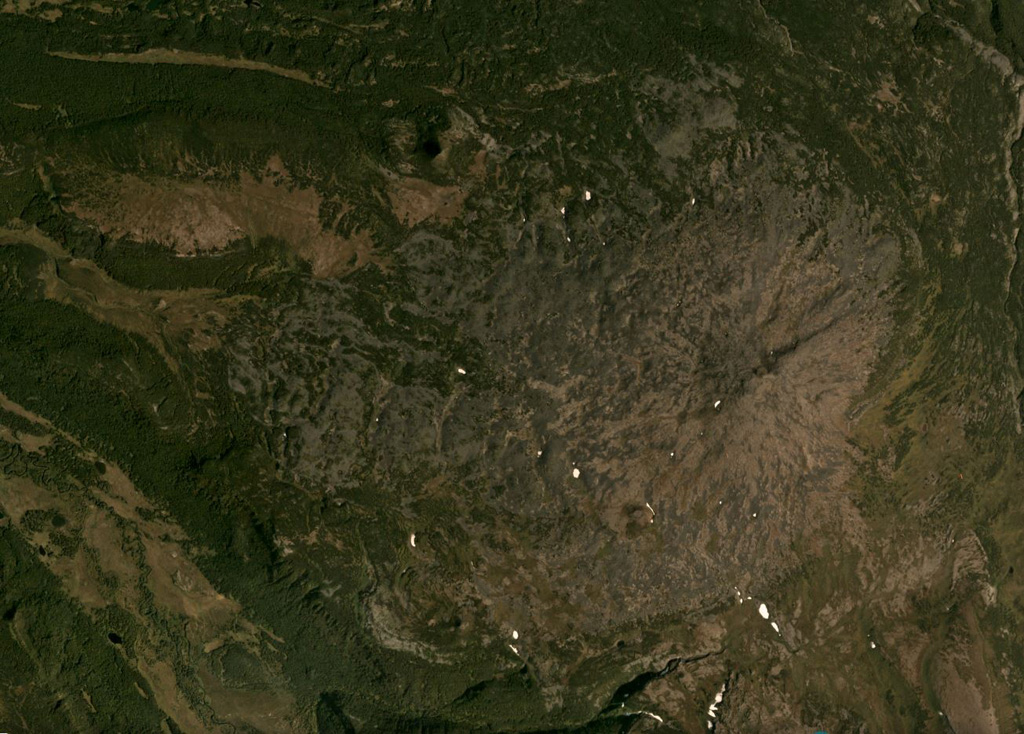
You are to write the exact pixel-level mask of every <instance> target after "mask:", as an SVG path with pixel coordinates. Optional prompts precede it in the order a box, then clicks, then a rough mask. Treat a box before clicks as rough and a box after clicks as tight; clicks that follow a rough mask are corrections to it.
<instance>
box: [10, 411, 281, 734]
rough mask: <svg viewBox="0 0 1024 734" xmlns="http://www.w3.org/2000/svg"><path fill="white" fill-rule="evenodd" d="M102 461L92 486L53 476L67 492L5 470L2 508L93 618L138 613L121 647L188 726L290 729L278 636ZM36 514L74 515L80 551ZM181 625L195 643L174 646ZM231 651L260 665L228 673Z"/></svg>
mask: <svg viewBox="0 0 1024 734" xmlns="http://www.w3.org/2000/svg"><path fill="white" fill-rule="evenodd" d="M0 406H2V407H4V408H5V409H7V410H12V411H13V412H16V413H18V414H19V415H21V416H22V417H24V418H27V419H29V420H32V421H34V422H35V424H36V426H37V428H38V429H39V431H41V432H49V437H50V438H51V440H63V441H67V442H70V443H71V444H72V445H74V446H75V447H76V449H77V450H78V452H79V455H80V457H81V458H82V459H84V460H87V461H99V460H100V457H99V456H96V455H95V454H93V453H92V452H90V451H87V450H85V449H83V448H82V447H81V446H80V445H79V444H78V443H77V442H76V441H75V440H74V438H73V437H71V436H69V435H67V434H64V433H63V432H61V431H59V430H57V429H54V428H53V426H52V425H51V424H49V423H48V422H47V421H45V420H43V419H41V418H39V417H38V416H35V415H33V414H32V413H31V412H29V411H27V410H25V409H23V408H22V407H21V406H19V405H17V404H15V403H13V402H11V401H10V400H8V399H7V398H6V397H4V396H0ZM22 439H23V437H22V436H21V435H20V434H17V433H16V432H15V434H14V435H12V433H11V432H5V433H4V434H2V435H0V440H4V441H11V442H15V443H21V444H22V446H23V447H24V448H26V449H29V450H33V449H34V448H35V447H36V446H37V445H38V441H35V442H32V443H26V442H25V441H24V440H22ZM105 466H106V468H105V472H104V474H103V477H102V481H100V482H97V483H96V485H95V486H82V485H81V484H80V483H78V482H76V481H75V480H74V479H73V478H71V477H64V478H61V479H59V480H57V481H59V482H60V483H61V487H60V488H59V489H58V488H55V487H51V486H46V485H44V484H43V483H37V482H34V481H32V480H29V479H27V478H25V477H17V476H5V475H3V474H0V478H2V481H0V506H2V507H3V510H4V512H5V513H6V514H7V515H8V516H9V518H10V522H11V524H12V526H13V527H15V528H17V529H18V531H19V532H20V533H21V534H22V535H23V536H24V537H25V539H26V541H28V542H30V543H32V544H33V546H38V547H40V548H45V549H47V552H46V553H45V555H42V556H41V559H42V561H43V562H44V563H45V564H46V565H47V567H48V568H49V569H50V570H51V571H52V572H53V573H54V574H55V575H56V576H57V578H58V579H59V580H60V581H61V584H62V585H63V587H64V589H65V591H66V592H67V593H68V595H69V596H70V597H72V598H73V599H75V600H76V601H77V602H78V603H79V604H81V605H82V607H83V608H84V609H85V611H86V612H87V613H89V614H90V615H93V616H98V615H99V614H100V612H101V610H103V609H105V608H108V607H109V606H110V605H114V606H116V607H119V608H120V609H122V610H123V611H124V612H127V613H128V614H129V615H130V616H131V618H132V620H133V621H134V623H135V630H136V631H135V634H134V636H133V639H132V646H131V648H130V652H129V648H127V647H125V648H123V654H124V655H125V659H126V661H127V662H128V663H129V665H132V666H134V667H135V668H136V669H137V670H138V672H139V674H140V675H141V676H142V677H143V678H144V679H145V680H146V681H147V682H148V683H149V689H150V690H149V693H151V694H152V695H153V696H154V698H155V700H156V703H157V705H158V706H159V707H160V708H161V709H162V710H163V711H164V712H165V713H167V714H168V715H169V716H171V717H173V718H174V720H175V722H176V723H177V724H178V726H179V727H180V728H181V729H182V730H183V731H187V732H229V731H236V730H237V728H244V729H246V730H250V729H251V730H255V731H261V732H275V731H292V730H294V729H295V728H296V725H298V719H299V717H300V714H299V713H298V712H297V710H296V706H295V701H294V699H293V698H292V697H291V695H290V694H288V693H287V692H286V686H285V685H284V682H283V680H282V679H281V674H280V653H279V652H278V651H277V650H276V649H275V647H274V644H273V643H274V642H275V641H276V642H280V641H281V640H280V639H279V638H277V637H275V636H274V635H273V634H272V633H271V632H270V631H268V630H265V629H263V628H260V627H258V626H256V625H255V624H253V623H252V622H250V621H249V620H248V619H246V618H245V616H244V615H243V614H242V610H241V607H240V605H239V604H238V603H237V602H235V601H234V600H232V599H229V598H228V597H226V596H224V595H223V594H221V593H219V592H218V591H217V590H216V589H215V588H214V587H213V586H212V584H211V583H210V582H209V580H208V579H207V578H206V577H205V576H204V575H203V573H202V572H201V571H200V570H199V568H198V567H197V566H196V565H195V564H194V563H193V562H192V561H191V560H190V559H189V558H188V554H187V553H186V552H185V550H184V547H183V546H184V543H185V541H187V539H188V538H187V536H186V534H185V532H184V531H183V530H182V528H181V527H180V526H178V525H177V524H176V523H174V522H173V521H171V520H169V519H165V517H164V515H163V514H162V513H161V512H160V511H159V509H158V508H156V507H155V506H154V505H152V503H150V502H149V500H148V499H146V497H145V496H144V495H143V494H142V493H141V492H140V491H139V490H138V488H136V487H135V486H134V484H132V482H131V480H130V479H129V478H128V477H127V476H126V475H125V474H124V473H123V472H122V471H121V470H120V469H119V468H118V467H117V466H116V465H113V464H110V463H105ZM32 510H42V511H46V510H51V511H57V512H59V513H60V514H61V516H62V517H64V518H65V520H66V523H65V524H64V525H63V526H62V527H61V528H60V532H61V533H62V534H63V535H70V536H72V537H75V536H77V537H79V538H80V539H81V542H80V543H78V544H77V546H76V547H74V549H73V550H64V549H63V548H62V547H61V546H60V545H59V544H54V543H52V538H51V533H53V532H55V531H54V530H53V528H50V527H44V528H42V529H39V530H33V529H31V528H30V527H28V526H27V524H24V523H22V519H23V518H24V517H25V515H26V513H28V512H29V511H32ZM178 632H181V633H182V634H184V635H185V637H186V639H187V640H188V643H189V644H187V645H180V644H177V640H176V639H175V637H174V636H173V635H175V634H177V633H178ZM24 644H29V643H28V642H27V640H26V641H24ZM228 653H231V654H234V655H244V656H245V657H246V658H247V659H249V660H251V661H253V662H254V665H252V666H251V667H250V671H249V673H248V674H247V676H246V679H245V680H242V681H240V680H236V679H233V678H232V677H231V676H230V675H229V674H228V673H226V672H225V670H224V668H223V664H222V659H223V656H224V655H226V654H228ZM197 690H199V691H202V692H203V694H202V695H197V694H196V693H195V692H196V691H197ZM139 693H140V695H143V696H146V695H149V693H147V692H145V691H141V690H140V691H139ZM85 694H86V695H87V694H88V692H87V691H86V692H85Z"/></svg>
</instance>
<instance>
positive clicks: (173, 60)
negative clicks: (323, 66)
mask: <svg viewBox="0 0 1024 734" xmlns="http://www.w3.org/2000/svg"><path fill="white" fill-rule="evenodd" d="M49 55H50V56H56V57H57V58H61V59H67V60H69V61H99V62H104V63H109V64H174V65H178V66H217V67H220V68H224V69H244V70H246V71H261V72H264V73H267V74H274V75H276V76H280V77H284V78H286V79H292V80H294V81H297V82H302V83H303V84H311V85H313V86H315V87H326V86H327V85H326V84H324V83H323V82H322V81H319V80H317V79H314V78H313V77H311V76H310V75H309V74H307V73H306V72H304V71H300V70H299V69H288V68H285V67H283V66H274V65H273V64H268V63H266V62H265V61H252V60H250V59H242V58H238V59H232V58H229V57H227V56H217V55H216V54H204V53H199V52H197V51H180V50H178V49H176V48H148V49H146V50H145V51H140V52H139V53H134V54H126V53H106V54H76V53H74V52H71V51H50V52H49Z"/></svg>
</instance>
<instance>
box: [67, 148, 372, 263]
mask: <svg viewBox="0 0 1024 734" xmlns="http://www.w3.org/2000/svg"><path fill="white" fill-rule="evenodd" d="M183 165H185V167H186V168H187V163H186V164H183ZM87 179H88V180H87V183H86V184H85V185H83V186H81V187H80V189H76V191H75V192H72V194H70V195H69V196H68V198H67V199H66V200H65V201H63V202H62V204H63V206H64V208H65V209H66V210H67V211H69V212H71V213H72V214H74V215H75V216H77V217H79V218H81V219H84V220H87V221H89V222H92V223H93V224H95V225H96V226H97V227H99V229H100V231H102V232H103V233H104V234H108V235H111V236H114V237H128V238H131V239H133V240H135V241H137V242H156V243H158V244H161V245H164V246H165V247H168V248H171V249H173V250H174V251H175V252H177V253H179V254H180V255H183V256H188V255H195V254H199V253H203V252H214V251H218V250H223V249H224V248H226V247H227V246H228V245H229V244H230V243H232V242H234V241H237V240H239V239H240V238H243V237H248V238H249V239H250V240H252V241H257V240H259V239H260V238H262V237H273V238H277V239H280V240H282V241H284V242H286V243H288V245H289V246H290V247H291V248H292V249H293V250H295V252H296V253H297V254H298V255H299V257H301V258H302V259H303V260H306V261H307V262H309V263H310V265H311V267H312V271H313V276H314V277H317V278H329V277H336V276H341V275H345V274H347V273H350V272H352V271H354V270H357V269H359V268H361V267H363V266H364V265H366V264H367V263H370V262H374V263H376V264H378V265H380V266H381V267H386V265H387V263H386V261H385V260H384V259H382V258H379V257H377V256H376V254H375V253H374V246H373V239H372V237H371V235H370V233H369V232H368V231H367V230H365V229H359V228H354V229H353V230H351V231H350V232H349V234H348V235H347V236H343V235H340V234H336V233H335V231H334V228H336V227H337V225H338V224H339V222H340V221H341V219H342V217H344V215H345V214H346V213H348V212H349V211H351V208H352V207H351V206H350V205H345V206H342V207H341V213H340V214H339V215H337V216H336V217H335V221H334V222H333V223H332V226H331V227H330V228H327V229H325V227H324V226H323V224H322V223H321V221H320V209H321V206H322V205H323V202H324V199H323V197H322V196H321V194H320V193H319V192H317V191H316V189H315V188H313V187H303V186H299V185H296V184H294V183H293V181H292V179H291V177H290V176H289V174H288V172H287V171H286V169H285V168H284V164H283V163H282V162H281V160H280V159H279V158H277V157H276V156H275V157H272V158H271V159H270V160H269V161H268V162H267V165H266V167H265V169H264V170H263V171H262V172H261V173H260V174H259V175H256V176H254V175H252V174H250V173H249V172H242V173H241V174H240V175H239V177H238V180H237V181H211V180H205V179H203V178H200V177H189V178H177V177H168V176H161V177H149V178H143V177H141V176H136V175H134V174H120V175H112V176H109V177H105V178H103V179H100V180H97V179H96V178H95V177H87Z"/></svg>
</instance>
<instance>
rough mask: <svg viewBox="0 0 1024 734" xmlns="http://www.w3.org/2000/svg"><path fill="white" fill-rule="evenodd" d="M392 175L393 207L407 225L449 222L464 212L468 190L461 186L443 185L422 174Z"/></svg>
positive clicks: (391, 194) (389, 188) (389, 187)
mask: <svg viewBox="0 0 1024 734" xmlns="http://www.w3.org/2000/svg"><path fill="white" fill-rule="evenodd" d="M389 178H391V180H390V181H389V186H388V191H387V193H388V199H389V200H390V202H391V208H392V210H393V211H394V213H395V217H396V218H397V219H398V221H399V222H401V223H402V224H404V225H406V226H407V227H415V226H416V225H417V224H419V223H420V222H425V221H435V222H437V223H439V224H448V223H450V222H452V221H453V220H455V219H456V218H457V217H458V216H459V215H460V214H462V209H463V205H464V204H465V202H466V197H467V196H468V192H467V191H465V190H464V189H461V188H459V187H458V186H440V185H438V184H435V183H431V182H430V181H426V180H424V179H420V178H409V177H398V176H389Z"/></svg>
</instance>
